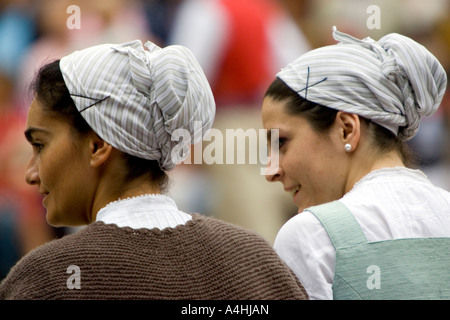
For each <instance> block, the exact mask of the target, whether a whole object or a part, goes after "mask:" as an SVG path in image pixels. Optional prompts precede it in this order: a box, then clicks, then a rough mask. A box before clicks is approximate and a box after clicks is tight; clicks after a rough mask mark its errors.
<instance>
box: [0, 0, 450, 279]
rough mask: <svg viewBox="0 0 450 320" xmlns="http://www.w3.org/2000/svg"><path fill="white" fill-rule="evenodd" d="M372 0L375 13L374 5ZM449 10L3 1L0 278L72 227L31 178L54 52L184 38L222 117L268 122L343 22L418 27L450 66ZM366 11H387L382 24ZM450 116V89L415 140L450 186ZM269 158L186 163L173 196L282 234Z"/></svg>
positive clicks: (288, 212)
mask: <svg viewBox="0 0 450 320" xmlns="http://www.w3.org/2000/svg"><path fill="white" fill-rule="evenodd" d="M71 5H76V6H78V8H80V10H79V13H80V15H79V16H77V17H75V16H73V15H74V14H76V12H74V11H70V10H68V8H69V6H71ZM371 5H376V6H377V7H378V8H379V9H380V10H379V12H378V15H377V12H376V11H375V12H374V11H370V10H369V11H368V10H367V9H368V8H369V6H371ZM449 10H450V1H447V0H428V1H420V0H390V1H382V0H378V1H376V0H371V1H366V0H134V1H130V0H126V1H125V0H95V1H87V0H38V1H33V0H14V1H12V0H0V129H1V135H0V279H2V278H3V277H4V276H5V274H6V273H7V271H8V270H9V268H10V266H11V265H13V264H14V263H15V262H16V261H17V259H19V258H20V257H21V256H23V255H24V254H25V253H27V252H28V251H29V250H31V249H33V248H35V247H37V246H39V245H41V244H43V243H45V242H46V241H49V240H50V239H53V238H57V237H61V236H63V235H64V234H67V233H70V232H74V231H75V230H73V229H67V228H53V227H51V226H49V225H48V224H47V223H46V220H45V211H44V209H43V208H42V206H41V199H40V197H39V195H38V194H37V190H36V188H35V187H30V186H28V185H26V183H25V180H24V172H25V167H26V164H27V160H28V157H29V154H30V152H31V148H30V146H29V145H28V144H27V142H26V141H25V139H24V136H23V131H24V128H25V124H26V113H27V109H28V106H29V104H30V102H31V100H32V96H31V93H30V91H29V84H30V81H31V80H32V79H33V76H34V74H35V72H36V70H37V69H38V68H39V67H40V66H42V65H43V64H45V63H46V62H50V61H52V60H54V59H58V58H60V57H62V56H64V55H66V54H68V53H71V52H72V51H74V50H77V49H82V48H85V47H88V46H91V45H95V44H100V43H120V42H126V41H129V40H134V39H140V40H141V41H142V42H145V41H147V40H151V41H153V42H154V43H156V44H158V45H159V46H166V45H170V44H181V45H185V46H187V47H188V48H190V49H191V50H192V51H193V52H194V54H195V55H196V57H197V59H198V60H199V62H200V64H201V65H202V67H203V68H204V70H205V73H206V75H207V77H208V80H209V81H210V83H211V86H212V89H213V92H214V95H215V98H216V102H217V113H216V120H215V123H214V127H215V128H217V129H219V130H223V132H224V131H225V129H238V128H240V129H243V130H244V131H245V130H247V129H249V128H254V129H260V128H262V127H261V125H262V124H261V120H260V115H259V112H260V111H259V109H260V106H261V101H262V96H263V94H264V91H265V89H266V88H267V86H268V85H269V84H270V82H271V81H272V80H273V78H274V75H275V73H276V72H277V71H278V70H280V68H281V67H283V66H284V65H286V64H287V63H289V62H290V61H292V60H294V59H295V58H296V57H298V56H299V55H301V54H302V53H304V52H306V51H308V50H310V49H312V48H316V47H319V46H323V45H328V44H333V43H334V40H333V39H332V37H331V28H332V26H334V25H336V26H337V27H338V29H339V30H340V31H344V32H347V33H350V34H352V35H354V36H356V37H359V38H364V37H366V36H370V37H371V38H374V39H378V38H380V37H381V36H383V35H384V34H387V33H390V32H397V33H402V34H404V35H407V36H410V37H411V38H413V39H415V40H417V41H418V42H420V43H422V44H423V45H424V46H426V47H427V48H428V49H429V50H430V51H431V52H432V53H434V54H435V55H436V56H437V57H438V59H439V60H440V61H441V62H442V64H443V65H444V67H445V68H446V69H447V70H450V14H449V13H450V11H449ZM374 14H375V16H374ZM69 18H70V19H74V18H79V25H78V26H76V27H75V28H73V25H69V24H68V20H69ZM369 19H378V20H379V21H378V22H379V24H378V27H377V28H372V27H373V24H369V23H368V20H369ZM71 21H73V20H71ZM449 124H450V102H449V98H448V94H447V95H446V97H445V99H444V101H443V103H442V106H441V108H440V110H439V111H438V112H437V113H436V114H435V115H434V116H432V117H430V118H427V119H423V121H422V125H421V128H420V130H419V134H418V135H417V136H416V137H415V138H414V139H413V140H412V141H411V147H412V148H413V149H414V150H415V151H416V152H417V154H418V156H419V158H420V166H421V168H422V169H423V170H424V171H425V172H426V173H427V174H428V176H429V177H430V179H431V180H432V181H433V182H434V183H435V184H436V185H438V186H441V187H442V188H444V189H447V190H450V147H449V142H450V141H449ZM224 145H225V144H224ZM223 152H224V154H225V153H226V152H227V150H225V149H224V150H223ZM263 166H264V165H263V164H256V165H254V164H245V165H241V164H223V165H205V164H192V165H188V164H182V165H180V166H178V167H177V168H176V169H175V170H173V171H172V172H170V175H171V177H172V187H171V189H170V195H171V196H172V197H173V198H174V199H175V200H176V202H177V203H178V205H179V207H180V209H182V210H184V211H186V212H198V213H201V214H205V215H211V216H216V217H218V218H220V219H223V220H226V221H229V222H232V223H235V224H239V225H241V226H243V227H246V228H249V229H252V230H254V231H255V232H257V233H259V234H261V235H263V236H264V237H265V238H266V239H267V240H268V241H269V242H273V240H274V238H275V235H276V233H277V231H278V230H279V228H280V227H281V225H282V224H283V223H284V222H285V221H286V220H287V219H289V217H291V216H292V215H294V214H296V213H297V211H296V208H295V207H294V206H293V204H292V201H291V199H290V197H289V195H287V194H286V193H285V192H284V191H283V189H282V187H281V185H277V184H269V183H267V182H266V181H265V178H264V176H263V175H261V174H260V169H261V168H262V167H263ZM67 170H70V168H67Z"/></svg>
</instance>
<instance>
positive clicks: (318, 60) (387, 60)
mask: <svg viewBox="0 0 450 320" xmlns="http://www.w3.org/2000/svg"><path fill="white" fill-rule="evenodd" d="M333 37H334V39H335V40H336V41H338V42H340V43H338V44H335V45H330V46H325V47H321V48H318V49H314V50H311V51H309V52H307V53H306V54H304V55H302V56H300V57H299V58H297V59H296V60H295V61H293V62H292V63H290V64H289V65H287V66H286V68H284V69H282V70H281V71H280V72H279V73H278V74H277V77H278V78H280V79H281V80H282V81H283V82H285V83H286V84H287V85H288V86H289V87H290V88H291V89H293V90H294V91H296V92H297V93H298V94H299V95H300V96H301V97H302V98H304V99H306V100H309V101H311V102H315V103H318V104H321V105H323V106H326V107H329V108H332V109H337V110H341V111H345V112H349V113H354V114H358V115H360V116H362V117H364V118H366V119H370V120H372V121H373V122H375V123H377V124H379V125H381V126H383V127H385V128H387V129H389V130H390V131H392V132H393V133H394V134H395V135H397V136H398V137H399V138H400V139H402V140H408V139H410V138H412V137H413V136H414V135H415V134H416V133H417V131H418V128H419V120H420V118H421V116H430V115H432V114H433V113H434V112H435V111H436V110H437V108H438V107H439V104H440V103H441V101H442V98H443V96H444V92H445V89H446V86H447V76H446V73H445V70H444V68H443V67H442V65H441V64H440V63H439V61H438V60H437V59H436V57H434V56H433V55H432V54H431V53H430V52H429V51H428V50H427V49H426V48H425V47H424V46H422V45H420V44H419V43H417V42H415V41H414V40H412V39H410V38H408V37H405V36H402V35H400V34H396V33H392V34H388V35H386V36H384V37H382V38H381V39H380V40H379V41H374V40H373V39H371V38H369V37H367V38H365V39H363V40H360V39H357V38H354V37H352V36H350V35H348V34H345V33H342V32H339V31H337V29H336V27H333Z"/></svg>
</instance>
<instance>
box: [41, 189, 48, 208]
mask: <svg viewBox="0 0 450 320" xmlns="http://www.w3.org/2000/svg"><path fill="white" fill-rule="evenodd" d="M39 193H40V194H41V196H42V205H43V206H44V207H45V205H46V202H47V201H46V200H47V198H48V194H49V193H48V192H39Z"/></svg>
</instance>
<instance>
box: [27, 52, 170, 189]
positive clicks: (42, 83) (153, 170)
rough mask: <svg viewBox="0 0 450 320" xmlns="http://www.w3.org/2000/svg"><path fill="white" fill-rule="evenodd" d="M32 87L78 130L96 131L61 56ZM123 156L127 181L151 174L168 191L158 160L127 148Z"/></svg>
mask: <svg viewBox="0 0 450 320" xmlns="http://www.w3.org/2000/svg"><path fill="white" fill-rule="evenodd" d="M31 91H32V93H33V94H34V95H35V96H36V99H37V100H38V101H39V104H40V106H41V107H42V108H43V110H44V111H45V112H48V114H49V116H53V117H58V118H60V119H63V120H65V121H67V122H68V123H69V124H70V125H71V128H72V129H73V132H74V133H75V134H78V135H84V134H88V133H91V132H92V131H93V130H92V128H91V127H90V126H89V124H88V123H87V122H86V120H85V119H84V118H83V116H82V115H81V113H80V112H79V111H78V109H77V108H76V106H75V103H74V101H73V100H72V98H71V96H70V92H69V90H68V89H67V86H66V84H65V82H64V78H63V75H62V73H61V69H60V67H59V60H56V61H54V62H51V63H48V64H46V65H44V66H43V67H42V68H41V69H40V70H39V72H38V73H37V75H36V77H35V78H34V80H33V82H32V83H31ZM123 156H124V159H125V163H126V165H127V168H128V171H127V173H126V181H130V182H131V181H132V180H134V179H136V178H139V177H142V176H147V177H148V178H149V179H151V181H152V182H154V183H155V184H157V185H158V186H159V188H160V190H161V192H163V191H166V189H167V186H168V182H169V178H168V175H167V174H166V172H164V170H162V169H161V168H160V166H159V164H158V161H156V160H147V159H142V158H138V157H135V156H132V155H129V154H127V153H124V152H123Z"/></svg>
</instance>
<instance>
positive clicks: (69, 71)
mask: <svg viewBox="0 0 450 320" xmlns="http://www.w3.org/2000/svg"><path fill="white" fill-rule="evenodd" d="M145 47H146V48H147V49H148V50H145V49H144V47H143V45H142V42H141V41H139V40H135V41H131V42H127V43H123V44H102V45H98V46H93V47H90V48H87V49H84V50H80V51H75V52H73V53H72V54H70V55H68V56H65V57H63V58H62V59H61V60H60V68H61V72H62V74H63V77H64V82H65V84H66V86H67V88H68V89H69V92H70V94H71V96H72V99H73V101H74V102H75V105H76V107H77V109H78V110H79V111H80V113H81V115H82V116H83V117H84V119H85V120H86V122H87V123H88V124H89V125H90V126H91V128H92V129H93V130H94V131H95V132H96V133H97V134H98V135H99V136H100V137H101V138H102V139H104V140H105V141H106V142H108V143H109V144H111V145H112V146H113V147H115V148H117V149H119V150H121V151H123V152H125V153H128V154H131V155H134V156H136V157H139V158H144V159H149V160H157V161H158V162H159V164H160V167H161V168H162V169H163V170H170V169H172V168H173V167H174V166H175V165H176V163H175V160H176V161H177V162H181V161H182V160H184V158H185V157H186V156H187V155H188V153H187V152H184V154H183V157H184V158H180V157H178V158H177V159H175V160H174V159H172V155H171V153H172V152H171V151H172V149H173V148H174V147H175V146H176V145H178V144H180V143H183V142H184V141H181V142H178V141H172V139H171V134H172V133H173V132H174V131H175V130H177V129H184V130H187V131H188V132H189V133H190V135H191V137H192V138H191V141H190V142H191V143H195V142H198V141H195V140H194V139H197V138H199V137H200V138H201V137H202V134H201V132H196V131H200V130H202V131H203V130H207V129H209V128H210V127H211V126H212V123H213V120H214V115H215V102H214V97H213V94H212V91H211V88H210V85H209V83H208V81H207V79H206V76H205V74H204V73H203V70H202V69H201V67H200V65H199V63H198V62H197V60H196V59H195V57H194V55H193V54H192V52H191V51H190V50H189V49H187V48H185V47H182V46H177V45H172V46H167V47H165V48H160V47H158V46H157V45H155V44H153V43H151V42H150V41H148V42H147V43H146V44H145ZM199 121H201V123H202V126H199V125H198V122H199ZM194 122H196V123H197V124H196V125H194ZM184 150H188V147H187V144H186V146H184Z"/></svg>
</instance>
